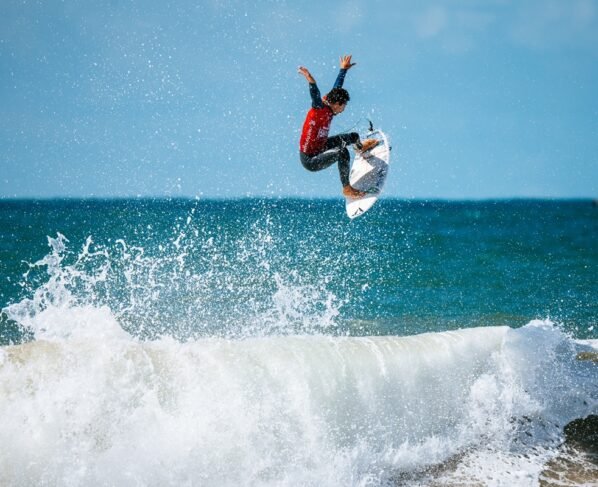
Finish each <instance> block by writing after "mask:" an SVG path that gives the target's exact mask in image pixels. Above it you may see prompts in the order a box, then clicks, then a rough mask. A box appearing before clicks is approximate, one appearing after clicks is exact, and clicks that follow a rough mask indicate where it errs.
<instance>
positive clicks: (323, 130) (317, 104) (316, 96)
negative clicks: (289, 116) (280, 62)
mask: <svg viewBox="0 0 598 487" xmlns="http://www.w3.org/2000/svg"><path fill="white" fill-rule="evenodd" d="M345 74H347V70H346V69H341V70H340V72H339V73H338V77H337V78H336V82H335V83H334V88H341V87H342V86H343V81H344V80H345ZM309 94H310V95H311V109H310V110H309V112H307V116H306V117H305V122H303V130H302V131H301V139H300V140H299V150H300V151H301V152H303V153H304V154H307V155H308V156H315V155H317V154H319V153H321V152H324V150H325V149H326V141H327V140H328V132H329V131H330V124H331V123H332V117H334V113H333V112H332V109H331V108H330V107H329V106H328V105H325V104H324V102H323V101H322V97H321V95H320V90H319V89H318V85H316V84H315V83H310V84H309Z"/></svg>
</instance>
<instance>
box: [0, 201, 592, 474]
mask: <svg viewBox="0 0 598 487" xmlns="http://www.w3.org/2000/svg"><path fill="white" fill-rule="evenodd" d="M597 238H598V207H597V206H596V204H595V203H594V202H592V201H591V200H572V201H569V200H513V201H511V200H498V201H413V200H396V199H382V200H381V201H380V202H379V203H377V205H376V206H375V207H374V208H373V209H372V210H370V211H369V212H368V213H366V214H365V215H363V216H362V217H359V218H357V219H355V220H349V219H348V218H347V217H346V215H345V213H344V202H343V201H342V200H341V199H340V198H339V199H338V200H336V199H335V200H307V199H284V198H282V199H258V198H247V199H233V200H204V199H168V200H167V199H130V200H129V199H121V200H76V199H73V200H2V201H0V307H1V310H2V311H1V314H0V345H1V346H0V418H1V420H0V445H2V446H1V447H0V450H1V451H0V484H1V485H11V486H31V485H65V486H67V485H68V486H90V485H92V486H93V485H97V486H121V485H138V486H170V485H172V486H228V485H230V486H233V485H234V486H239V485H241V486H243V485H246V486H399V485H400V486H403V485H405V486H457V485H460V486H463V485H467V486H470V485H471V486H473V485H476V486H486V485H488V486H537V485H597V484H596V479H597V478H598V466H597V465H598V462H597V460H596V459H597V458H598V451H596V444H598V441H596V438H598V430H597V428H596V416H597V415H598V299H597V296H598V278H597V276H598V272H597V271H598V245H597V244H596V242H597Z"/></svg>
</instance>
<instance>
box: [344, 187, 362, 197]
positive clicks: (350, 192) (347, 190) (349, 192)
mask: <svg viewBox="0 0 598 487" xmlns="http://www.w3.org/2000/svg"><path fill="white" fill-rule="evenodd" d="M343 195H344V196H346V197H347V198H363V197H364V196H365V193H364V192H363V191H359V190H358V189H355V188H354V187H353V186H351V185H350V184H347V185H346V186H343Z"/></svg>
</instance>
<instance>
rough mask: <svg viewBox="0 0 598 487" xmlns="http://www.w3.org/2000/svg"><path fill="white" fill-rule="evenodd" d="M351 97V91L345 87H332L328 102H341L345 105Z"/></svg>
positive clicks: (327, 98) (327, 97) (327, 96)
mask: <svg viewBox="0 0 598 487" xmlns="http://www.w3.org/2000/svg"><path fill="white" fill-rule="evenodd" d="M350 99H351V97H350V96H349V92H348V91H347V90H345V89H344V88H332V90H330V93H328V94H327V95H326V101H327V102H328V103H339V104H341V105H345V104H346V103H347V102H348V101H349V100H350Z"/></svg>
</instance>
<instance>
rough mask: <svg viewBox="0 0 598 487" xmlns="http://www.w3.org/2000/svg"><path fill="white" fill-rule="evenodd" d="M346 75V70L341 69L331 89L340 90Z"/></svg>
mask: <svg viewBox="0 0 598 487" xmlns="http://www.w3.org/2000/svg"><path fill="white" fill-rule="evenodd" d="M346 74H347V70H346V69H341V70H340V71H339V72H338V76H337V77H336V81H335V82H334V86H333V88H342V87H343V83H344V82H345V75H346Z"/></svg>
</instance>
